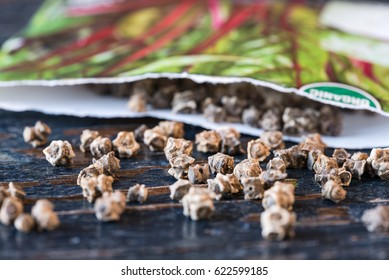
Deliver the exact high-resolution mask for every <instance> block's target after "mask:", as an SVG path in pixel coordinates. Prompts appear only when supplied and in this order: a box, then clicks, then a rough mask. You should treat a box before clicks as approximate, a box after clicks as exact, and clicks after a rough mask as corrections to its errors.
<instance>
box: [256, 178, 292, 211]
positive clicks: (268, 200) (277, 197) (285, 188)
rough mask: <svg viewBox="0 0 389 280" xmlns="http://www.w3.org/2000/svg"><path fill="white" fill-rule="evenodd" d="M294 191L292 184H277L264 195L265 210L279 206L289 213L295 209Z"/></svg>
mask: <svg viewBox="0 0 389 280" xmlns="http://www.w3.org/2000/svg"><path fill="white" fill-rule="evenodd" d="M294 189H295V187H294V186H293V185H292V184H288V183H281V182H276V183H275V184H274V186H273V187H272V188H270V189H268V190H267V191H265V193H264V197H263V200H262V205H263V208H265V209H268V208H270V207H272V206H274V205H278V206H280V207H282V208H284V209H286V210H288V211H291V210H292V209H293V203H294Z"/></svg>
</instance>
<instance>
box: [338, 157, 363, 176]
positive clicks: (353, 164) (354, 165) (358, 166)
mask: <svg viewBox="0 0 389 280" xmlns="http://www.w3.org/2000/svg"><path fill="white" fill-rule="evenodd" d="M343 167H344V169H346V170H347V171H349V172H351V174H352V176H353V178H356V179H358V180H361V177H362V175H363V174H364V173H365V169H366V160H365V159H364V160H353V159H347V160H346V161H345V162H344V163H343Z"/></svg>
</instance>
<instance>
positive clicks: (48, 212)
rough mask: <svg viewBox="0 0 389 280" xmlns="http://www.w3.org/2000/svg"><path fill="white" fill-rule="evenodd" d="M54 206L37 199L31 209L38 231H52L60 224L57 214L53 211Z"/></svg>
mask: <svg viewBox="0 0 389 280" xmlns="http://www.w3.org/2000/svg"><path fill="white" fill-rule="evenodd" d="M53 209H54V205H53V204H52V203H51V202H50V201H48V200H47V199H39V200H38V201H37V202H36V203H35V205H34V206H33V207H32V209H31V215H32V216H33V217H34V219H35V221H36V223H37V225H38V229H39V230H48V231H52V230H54V229H56V228H57V227H58V226H59V224H60V222H59V219H58V216H57V214H56V213H55V212H54V211H53Z"/></svg>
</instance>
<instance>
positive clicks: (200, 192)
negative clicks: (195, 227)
mask: <svg viewBox="0 0 389 280" xmlns="http://www.w3.org/2000/svg"><path fill="white" fill-rule="evenodd" d="M214 198H215V194H214V193H213V192H211V191H209V190H207V189H202V188H195V187H191V188H190V189H189V192H188V193H187V194H186V195H185V196H184V197H183V198H182V201H181V202H182V206H183V208H184V215H185V216H187V217H190V218H191V219H192V220H193V221H197V220H203V219H209V218H210V217H211V216H212V215H213V213H214V211H215V207H214V205H213V199H214Z"/></svg>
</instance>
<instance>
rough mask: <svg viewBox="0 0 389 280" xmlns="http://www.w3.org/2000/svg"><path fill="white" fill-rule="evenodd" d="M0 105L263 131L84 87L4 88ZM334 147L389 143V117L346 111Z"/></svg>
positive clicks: (328, 140)
mask: <svg viewBox="0 0 389 280" xmlns="http://www.w3.org/2000/svg"><path fill="white" fill-rule="evenodd" d="M0 108H2V109H6V110H12V111H25V110H32V111H39V112H43V113H46V114H53V115H60V114H63V115H72V116H77V117H87V116H88V117H99V118H113V117H126V118H134V117H135V118H136V117H144V116H151V117H156V118H161V119H168V120H177V121H181V122H185V123H188V124H193V125H198V126H202V127H204V128H207V129H213V128H218V127H221V126H226V125H228V126H233V127H235V128H236V129H238V130H239V131H240V132H241V133H245V134H249V135H252V136H256V137H258V136H259V135H260V134H261V133H262V130H261V129H258V128H253V127H249V126H247V125H243V124H216V123H211V122H209V121H207V120H206V119H204V118H203V117H202V116H201V115H186V114H173V113H172V112H171V111H170V110H152V109H150V110H149V111H148V112H146V113H133V112H131V111H129V109H128V108H127V99H125V98H118V97H113V96H103V95H98V94H96V93H94V92H93V91H91V90H89V89H88V88H86V87H83V86H59V87H42V86H39V87H38V86H19V87H9V88H0ZM285 139H286V140H292V141H299V140H300V138H299V137H289V136H286V137H285ZM323 139H324V141H325V142H326V143H327V145H329V146H330V147H344V148H353V149H361V148H373V147H388V146H389V119H388V118H387V117H384V116H381V115H378V114H375V115H367V114H365V113H361V112H355V113H346V114H345V116H344V127H343V130H342V133H341V135H340V136H337V137H328V136H324V137H323Z"/></svg>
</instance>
